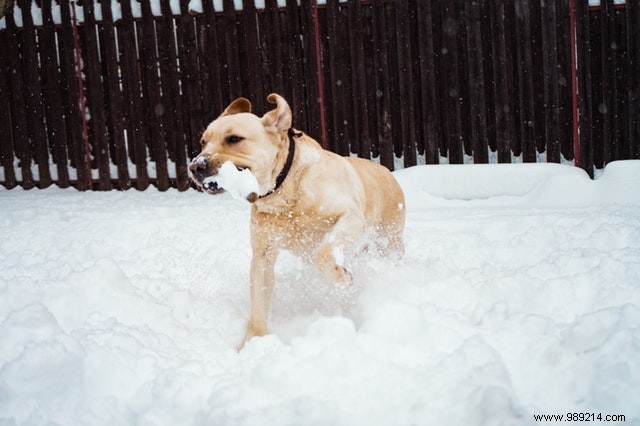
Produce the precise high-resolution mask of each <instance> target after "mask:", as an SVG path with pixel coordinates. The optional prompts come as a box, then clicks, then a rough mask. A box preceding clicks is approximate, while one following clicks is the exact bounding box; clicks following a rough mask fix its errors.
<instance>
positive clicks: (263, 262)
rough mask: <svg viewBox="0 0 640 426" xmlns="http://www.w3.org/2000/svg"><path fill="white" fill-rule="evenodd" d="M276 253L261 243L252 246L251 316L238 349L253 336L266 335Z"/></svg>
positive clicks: (273, 249) (270, 247)
mask: <svg viewBox="0 0 640 426" xmlns="http://www.w3.org/2000/svg"><path fill="white" fill-rule="evenodd" d="M276 257H277V251H276V249H275V248H274V247H272V246H271V245H268V244H265V243H262V242H261V241H257V242H254V244H253V257H252V259H251V316H250V318H249V323H248V324H247V333H246V335H245V337H244V341H243V342H242V345H241V346H240V349H242V347H243V346H244V345H245V343H247V342H248V341H249V340H250V339H251V338H252V337H254V336H264V335H265V334H267V320H268V317H269V307H270V305H271V294H272V293H273V285H274V283H275V273H274V270H273V268H274V265H275V261H276Z"/></svg>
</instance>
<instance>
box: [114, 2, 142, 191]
mask: <svg viewBox="0 0 640 426" xmlns="http://www.w3.org/2000/svg"><path fill="white" fill-rule="evenodd" d="M120 6H121V8H122V21H120V27H119V31H118V36H119V39H118V44H119V45H120V46H123V49H122V51H121V53H120V55H121V63H122V76H123V82H122V83H123V94H124V97H123V102H124V103H125V104H126V105H128V106H129V108H128V109H127V110H125V113H126V120H127V140H128V146H129V158H130V159H131V161H132V162H133V163H134V164H135V166H136V189H138V190H140V191H144V190H145V189H147V187H149V174H148V171H147V148H146V131H145V130H146V124H145V119H144V117H143V112H144V106H143V98H142V95H141V89H140V87H141V81H140V79H141V74H140V67H139V65H138V55H137V48H138V41H137V38H136V24H135V22H134V20H133V14H132V12H131V0H121V2H120ZM124 47H126V48H124Z"/></svg>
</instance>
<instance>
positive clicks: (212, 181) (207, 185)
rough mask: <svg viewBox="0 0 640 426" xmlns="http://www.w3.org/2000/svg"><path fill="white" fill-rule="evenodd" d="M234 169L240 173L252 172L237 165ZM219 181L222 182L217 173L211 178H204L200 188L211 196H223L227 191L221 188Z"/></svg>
mask: <svg viewBox="0 0 640 426" xmlns="http://www.w3.org/2000/svg"><path fill="white" fill-rule="evenodd" d="M234 167H235V169H236V170H237V171H238V172H243V171H245V170H249V171H251V169H250V168H249V167H244V166H235V165H234ZM219 181H220V176H219V174H218V173H216V174H213V175H211V176H207V177H205V178H203V179H202V181H201V182H200V186H201V187H202V190H203V191H204V192H206V193H207V194H211V195H217V194H222V193H223V192H225V191H226V189H224V188H223V187H222V186H220V183H219Z"/></svg>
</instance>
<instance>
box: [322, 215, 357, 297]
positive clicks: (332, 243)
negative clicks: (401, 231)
mask: <svg viewBox="0 0 640 426" xmlns="http://www.w3.org/2000/svg"><path fill="white" fill-rule="evenodd" d="M364 227H365V222H364V216H363V215H362V213H360V212H359V211H358V212H350V213H345V214H343V215H342V216H341V217H340V219H338V221H337V222H336V223H335V225H334V226H333V228H332V229H331V231H330V232H329V233H328V234H327V235H326V236H325V237H324V239H323V241H322V243H320V246H319V247H318V249H317V250H316V252H315V256H314V260H315V262H316V266H317V267H318V269H319V270H320V272H322V274H323V275H324V276H325V278H326V280H327V281H329V282H332V283H335V284H338V285H350V284H351V282H352V277H351V273H350V272H349V271H348V270H347V269H346V268H345V267H344V259H345V255H347V254H349V253H350V252H352V251H353V249H354V245H355V244H356V242H357V240H358V237H359V236H360V235H362V232H363V230H364Z"/></svg>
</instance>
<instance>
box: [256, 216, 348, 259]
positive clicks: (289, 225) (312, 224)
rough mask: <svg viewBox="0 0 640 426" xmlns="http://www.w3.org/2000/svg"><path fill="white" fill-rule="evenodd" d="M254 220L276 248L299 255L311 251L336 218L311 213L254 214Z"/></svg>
mask: <svg viewBox="0 0 640 426" xmlns="http://www.w3.org/2000/svg"><path fill="white" fill-rule="evenodd" d="M254 219H255V220H256V224H257V226H260V227H261V228H262V230H263V231H267V233H268V234H270V237H271V240H272V241H273V242H276V243H277V245H278V246H280V247H281V248H283V249H286V250H291V251H294V252H299V253H304V252H307V251H309V250H310V249H313V247H315V246H316V245H317V244H318V243H319V242H320V241H321V240H322V239H323V238H324V236H325V235H326V234H327V232H329V231H330V230H331V228H332V227H333V226H334V225H335V223H336V221H337V218H336V217H332V216H330V215H322V214H318V213H317V212H313V211H302V212H295V211H284V212H279V213H257V212H254Z"/></svg>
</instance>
